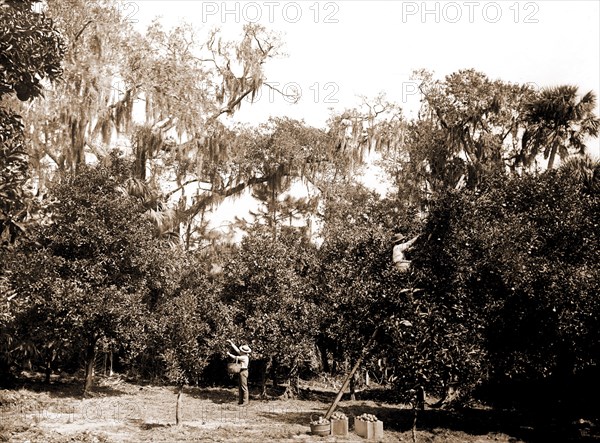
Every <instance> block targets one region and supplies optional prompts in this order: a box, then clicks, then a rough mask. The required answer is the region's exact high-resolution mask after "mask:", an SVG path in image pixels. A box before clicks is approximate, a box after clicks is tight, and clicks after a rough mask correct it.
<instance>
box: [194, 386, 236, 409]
mask: <svg viewBox="0 0 600 443" xmlns="http://www.w3.org/2000/svg"><path fill="white" fill-rule="evenodd" d="M183 393H184V394H185V395H189V396H190V397H192V398H195V399H197V400H208V401H210V402H212V403H215V404H218V405H222V404H236V403H237V401H238V392H237V389H235V390H234V389H227V388H185V389H184V390H183Z"/></svg>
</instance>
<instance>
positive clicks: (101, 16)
mask: <svg viewBox="0 0 600 443" xmlns="http://www.w3.org/2000/svg"><path fill="white" fill-rule="evenodd" d="M32 3H33V2H28V1H25V2H16V1H15V2H5V5H3V6H2V7H1V11H0V12H1V15H0V29H2V30H3V32H2V33H0V35H2V36H3V37H2V38H1V39H0V49H2V51H1V52H0V53H1V54H2V59H0V62H1V63H0V66H1V70H0V98H1V100H2V101H1V102H0V104H1V105H2V108H0V125H1V129H2V132H1V134H0V146H1V148H2V150H1V156H0V161H1V162H2V171H3V173H2V182H0V198H1V205H0V208H1V209H2V212H1V214H0V215H1V218H0V232H1V250H0V252H1V262H2V271H1V274H0V289H1V292H2V294H3V300H2V304H1V306H2V307H1V308H0V309H1V310H0V325H1V327H2V333H1V335H0V351H1V356H0V357H1V360H0V361H1V365H0V366H1V370H2V372H3V373H4V374H5V375H10V374H13V375H14V374H18V373H19V371H20V370H23V369H27V368H30V369H31V368H34V369H41V370H44V371H45V372H46V374H47V377H48V380H50V375H51V374H52V373H53V372H56V371H68V372H76V371H78V370H83V371H84V373H85V380H86V381H85V390H86V391H87V390H89V389H90V388H91V387H92V382H93V378H92V377H93V367H94V362H95V361H96V358H97V355H98V353H99V352H101V351H105V352H110V353H111V354H112V355H114V356H115V359H116V361H115V365H116V368H117V369H118V370H119V371H121V372H125V373H128V374H130V375H131V376H132V377H137V378H147V377H152V378H157V379H163V380H165V381H168V382H172V383H177V384H180V385H183V384H185V383H211V382H216V381H218V379H219V377H218V376H217V375H216V372H215V368H217V371H219V370H222V369H219V368H222V364H223V360H222V359H223V355H224V351H225V346H226V343H225V338H227V337H233V338H235V339H236V340H238V341H239V340H241V341H244V342H248V343H249V344H250V346H251V347H252V348H253V349H254V350H255V357H256V360H254V363H253V364H255V365H256V368H259V370H258V371H253V373H257V374H259V381H260V383H261V386H262V391H263V393H266V385H267V381H268V378H269V377H270V378H271V379H272V380H273V382H274V384H278V383H279V382H281V381H283V380H284V379H285V380H287V381H289V384H288V388H287V390H286V393H287V394H288V395H297V393H298V385H297V381H298V378H299V377H300V376H305V377H310V376H313V375H315V374H317V373H320V372H322V371H327V372H331V373H342V372H344V370H345V369H346V368H348V367H349V365H351V364H352V363H353V362H354V361H356V359H357V358H358V355H359V354H360V352H361V350H362V348H363V346H364V345H365V344H366V342H367V340H368V337H370V336H371V334H373V332H374V331H375V330H376V329H377V330H378V335H377V341H376V345H375V347H374V348H373V349H372V350H371V354H370V358H369V359H368V361H366V362H365V368H367V369H369V370H370V372H371V373H372V374H374V375H375V374H378V372H377V371H379V370H380V369H379V368H380V366H379V365H378V364H377V363H378V362H381V361H382V359H384V358H385V359H386V360H387V361H388V363H389V366H390V367H393V368H395V369H394V373H393V377H390V376H389V375H390V374H388V377H387V379H386V380H384V381H387V382H389V384H390V387H393V388H394V389H395V390H396V391H397V392H398V394H399V395H400V397H401V398H404V399H407V400H408V399H410V398H411V396H412V392H413V391H412V390H414V389H415V388H416V387H419V386H422V387H423V388H424V389H425V390H426V391H427V392H428V393H430V394H432V395H436V396H438V397H440V398H442V399H444V398H447V397H448V396H449V395H453V396H454V397H456V398H459V399H463V400H465V399H470V398H474V397H475V398H482V399H486V400H488V401H494V402H497V403H500V402H502V401H507V400H508V399H507V398H506V395H504V394H506V392H510V391H509V390H508V389H507V388H509V387H510V388H513V387H514V388H520V387H522V386H537V387H544V388H546V389H545V392H551V393H552V399H553V400H554V401H557V402H560V404H562V405H567V404H568V405H572V404H573V402H574V401H575V400H578V402H579V403H580V404H582V405H584V406H585V402H582V401H581V398H579V399H576V398H574V396H573V392H574V389H575V388H576V386H578V384H577V383H585V382H586V380H588V377H590V376H594V375H596V376H597V364H598V361H597V356H598V349H597V340H596V339H595V338H594V337H597V335H598V330H597V329H598V327H597V317H598V314H599V311H598V301H597V294H598V289H599V288H598V285H599V283H598V282H599V281H600V279H599V277H600V276H599V275H598V272H599V267H598V256H599V251H598V245H599V244H600V242H599V241H598V232H599V230H598V226H599V222H600V220H599V215H598V198H599V197H598V195H599V194H598V191H599V189H600V185H599V179H600V166H599V163H598V161H597V160H593V159H591V158H589V157H587V156H585V155H583V154H584V153H585V140H586V137H588V136H592V137H595V136H597V133H598V125H599V120H598V118H597V116H595V115H594V109H595V95H594V93H593V92H589V93H587V94H584V95H583V96H579V95H578V91H577V88H576V87H572V86H558V87H554V88H548V89H543V90H539V91H536V90H533V89H532V88H531V87H529V86H520V85H515V84H510V83H506V82H503V81H500V80H495V81H492V80H490V79H488V78H487V76H486V75H485V74H482V73H479V72H476V71H474V70H463V71H458V72H456V73H453V74H450V75H448V76H447V77H446V78H445V79H444V80H434V79H433V77H432V75H431V74H430V73H428V72H426V71H419V72H417V73H415V75H416V76H417V77H418V78H419V79H420V80H421V90H422V93H423V97H424V100H423V109H422V111H421V113H420V115H419V117H418V118H417V119H415V120H413V121H406V120H405V119H404V118H403V117H402V114H401V110H400V109H399V108H398V107H397V106H396V105H395V104H393V103H389V102H387V101H386V99H385V97H383V96H381V97H377V98H375V99H373V100H365V102H364V103H363V104H362V105H361V106H359V107H357V108H356V109H350V110H346V111H345V112H343V113H341V114H339V115H332V117H331V119H330V121H329V122H328V126H327V128H324V129H319V128H312V127H309V126H308V125H306V124H305V123H304V122H301V121H294V120H290V119H286V118H272V119H271V120H269V121H268V122H265V123H264V124H262V125H259V126H258V127H245V126H240V127H226V126H225V125H223V124H222V123H221V120H220V119H219V116H220V115H223V114H233V113H235V110H236V109H237V108H238V107H239V106H240V105H242V100H243V99H244V98H246V97H252V95H253V94H254V93H256V91H258V89H259V88H261V87H270V86H269V85H268V82H267V81H266V79H265V78H264V72H263V64H264V62H266V61H268V59H269V58H270V57H272V56H274V55H276V54H277V51H278V48H279V47H280V44H281V43H280V42H278V41H277V40H276V39H275V37H273V36H272V35H270V34H269V32H268V31H267V30H265V29H263V28H260V27H256V26H247V27H245V28H244V29H243V32H242V37H241V40H240V41H237V42H225V41H223V40H221V39H220V37H219V35H218V33H210V34H209V35H208V36H207V39H206V42H205V43H203V44H200V45H197V47H195V46H194V44H193V42H198V39H197V38H194V37H195V36H194V35H193V34H194V32H195V31H194V30H193V28H191V27H190V26H187V25H181V26H180V27H177V28H174V29H172V30H164V29H162V28H161V26H160V25H159V24H158V23H155V24H153V25H152V26H151V27H150V28H149V29H148V31H147V33H146V35H145V36H142V35H140V34H137V33H136V32H134V31H133V30H132V29H131V28H129V27H128V25H127V24H126V23H125V22H124V20H123V19H122V17H120V16H119V15H118V11H117V9H116V8H115V6H114V5H113V4H112V3H110V2H83V1H81V2H79V1H73V2H69V8H68V9H67V8H66V6H64V5H63V4H62V3H60V2H53V1H49V2H48V10H47V14H43V13H38V12H34V11H33V10H32V9H31V6H32ZM48 17H53V20H50V19H49V18H48ZM19 30H25V31H27V32H23V33H20V32H19ZM33 31H35V32H33ZM34 48H36V49H34ZM32 51H33V52H32ZM35 51H38V52H39V57H38V56H35V54H38V52H35ZM32 54H33V55H32ZM205 57H206V58H205ZM234 60H235V63H237V64H240V65H241V66H243V70H242V71H243V73H242V75H241V76H239V75H238V76H236V75H235V74H234V73H233V72H232V71H231V70H230V68H229V66H230V64H231V63H232V62H233V61H234ZM228 69H229V70H228ZM238 74H239V73H238ZM115 78H118V79H120V83H119V84H120V85H122V86H123V89H122V91H121V93H120V94H119V95H118V96H117V97H115V96H114V83H113V82H112V81H111V79H115ZM46 82H53V83H52V84H50V83H48V84H46ZM42 84H43V85H44V98H41V97H39V96H40V95H41V92H42ZM207 84H208V85H210V87H207ZM35 97H38V98H35ZM15 98H16V99H18V100H15ZM28 100H32V101H30V102H28V105H27V106H26V107H24V106H22V105H21V104H20V103H19V102H20V101H23V102H27V101H28ZM136 102H138V103H139V102H144V119H143V123H140V122H138V121H136V120H135V118H134V113H133V108H134V106H135V104H136ZM191 103H192V104H193V106H190V104H191ZM23 122H26V125H25V124H23ZM117 137H122V138H124V139H127V140H128V141H129V145H130V146H131V149H130V150H128V151H126V152H125V153H119V152H117V151H115V150H112V149H111V145H113V144H114V142H115V140H116V139H117V140H118V138H117ZM371 150H376V151H378V152H379V153H381V156H382V161H381V164H382V166H383V167H384V168H385V169H386V171H387V172H388V173H389V174H390V177H391V184H390V192H389V193H388V195H387V196H385V197H381V196H379V195H377V194H376V193H374V192H372V191H369V190H368V189H366V188H365V187H364V186H362V185H360V183H359V182H358V179H357V172H359V170H360V165H361V163H362V161H363V160H364V155H365V153H366V152H369V151H371ZM91 153H92V154H94V158H95V161H94V162H93V164H88V162H86V156H89V154H91ZM557 157H559V158H560V159H561V160H562V162H561V165H560V167H558V168H553V166H554V164H555V162H556V158H557ZM543 159H545V160H543ZM542 161H544V163H545V166H547V168H540V167H539V165H540V163H541V162H542ZM546 161H547V163H546ZM169 180H170V181H169ZM298 182H301V183H304V184H305V185H306V186H309V187H310V188H311V189H313V190H314V192H313V193H312V194H311V195H310V196H309V197H306V198H296V197H290V196H289V194H287V193H286V191H288V190H289V189H290V188H291V186H292V185H293V184H296V183H298ZM29 185H33V191H32V190H31V189H28V186H29ZM247 190H251V191H252V193H253V195H254V196H255V198H256V199H257V200H258V201H259V202H260V203H261V208H260V209H259V210H258V212H257V213H256V217H255V219H254V221H251V222H248V221H240V222H239V223H238V224H237V227H238V228H239V229H242V230H243V231H244V233H245V236H244V237H243V240H242V241H241V242H239V243H237V244H236V243H232V242H230V241H228V239H227V237H226V236H225V235H214V234H213V233H211V232H209V231H208V220H209V218H210V217H209V215H210V212H211V211H212V210H214V208H215V207H216V206H218V204H219V202H221V201H222V200H223V199H224V198H227V197H232V196H236V195H240V194H241V193H242V192H245V191H247ZM315 225H316V226H319V229H318V230H317V229H315V228H314V226H315ZM315 232H316V233H317V234H318V241H317V242H315V241H314V240H315ZM397 232H402V233H404V234H407V235H411V236H416V235H418V236H419V238H418V241H417V243H416V244H415V247H414V249H413V251H412V254H411V256H410V258H411V259H412V260H413V264H412V269H411V271H410V272H409V273H400V272H398V271H397V270H396V269H395V268H394V266H393V263H392V261H391V249H392V243H391V239H392V237H393V234H394V233H397ZM220 365H221V366H220ZM3 380H8V378H7V377H6V378H5V377H3ZM515 392H523V391H522V389H521V391H515ZM586 393H588V394H589V395H590V398H592V395H597V393H594V392H592V391H591V390H589V389H588V390H586ZM512 398H513V400H514V399H518V400H525V399H526V398H527V396H525V395H523V396H522V397H520V398H519V397H515V396H513V397H512ZM571 410H572V411H573V413H575V410H574V409H571Z"/></svg>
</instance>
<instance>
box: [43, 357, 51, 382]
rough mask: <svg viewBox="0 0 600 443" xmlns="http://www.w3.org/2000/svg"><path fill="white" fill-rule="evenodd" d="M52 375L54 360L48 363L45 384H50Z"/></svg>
mask: <svg viewBox="0 0 600 443" xmlns="http://www.w3.org/2000/svg"><path fill="white" fill-rule="evenodd" d="M51 375H52V360H48V361H46V378H45V379H44V383H46V384H47V385H49V384H50V376H51Z"/></svg>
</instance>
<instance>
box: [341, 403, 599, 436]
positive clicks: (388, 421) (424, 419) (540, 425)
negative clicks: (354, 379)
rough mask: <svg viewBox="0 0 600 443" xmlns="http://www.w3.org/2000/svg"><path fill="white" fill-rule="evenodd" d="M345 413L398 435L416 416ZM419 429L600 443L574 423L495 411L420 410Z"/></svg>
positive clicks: (360, 408) (376, 410) (357, 408)
mask: <svg viewBox="0 0 600 443" xmlns="http://www.w3.org/2000/svg"><path fill="white" fill-rule="evenodd" d="M343 412H344V413H345V414H346V415H348V416H349V417H350V423H353V422H354V418H355V417H357V416H359V415H361V414H364V413H367V414H374V415H376V416H377V417H378V418H379V419H380V420H382V421H383V422H384V425H385V427H386V428H388V429H392V430H395V431H398V432H406V431H410V430H411V429H412V426H413V421H414V417H415V416H414V411H413V410H412V409H406V408H390V407H378V406H366V405H351V406H345V407H344V408H343ZM416 427H417V430H419V431H428V432H431V433H434V434H435V433H437V432H439V431H440V430H443V429H448V430H452V431H462V432H465V433H467V434H471V435H487V434H494V433H501V434H505V435H508V436H510V437H513V438H515V439H518V440H521V441H525V442H528V443H547V442H559V441H560V442H565V443H566V442H600V435H595V433H593V432H585V431H583V432H582V429H581V428H579V427H577V426H576V425H575V424H573V423H568V422H564V421H562V422H561V421H560V420H558V419H553V418H550V417H549V416H546V415H544V416H541V415H538V414H535V415H532V414H523V413H520V412H516V411H501V410H500V411H499V410H493V409H475V408H463V409H457V410H441V409H426V410H419V411H418V412H417V422H416Z"/></svg>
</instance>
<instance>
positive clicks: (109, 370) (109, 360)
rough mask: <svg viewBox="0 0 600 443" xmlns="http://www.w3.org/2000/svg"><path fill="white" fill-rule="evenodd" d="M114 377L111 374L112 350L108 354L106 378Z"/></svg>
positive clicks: (112, 373)
mask: <svg viewBox="0 0 600 443" xmlns="http://www.w3.org/2000/svg"><path fill="white" fill-rule="evenodd" d="M113 375H114V372H113V351H112V349H111V350H110V351H109V352H108V376H109V377H112V376H113Z"/></svg>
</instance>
